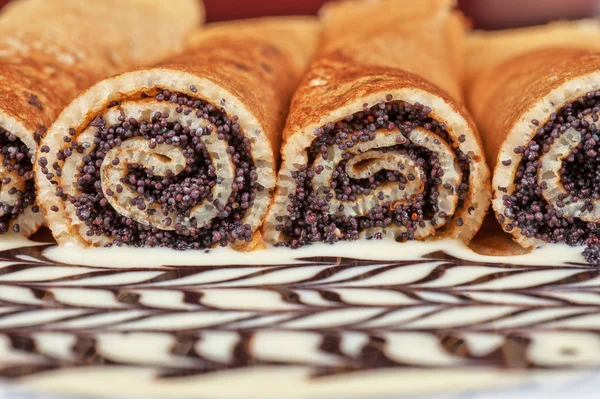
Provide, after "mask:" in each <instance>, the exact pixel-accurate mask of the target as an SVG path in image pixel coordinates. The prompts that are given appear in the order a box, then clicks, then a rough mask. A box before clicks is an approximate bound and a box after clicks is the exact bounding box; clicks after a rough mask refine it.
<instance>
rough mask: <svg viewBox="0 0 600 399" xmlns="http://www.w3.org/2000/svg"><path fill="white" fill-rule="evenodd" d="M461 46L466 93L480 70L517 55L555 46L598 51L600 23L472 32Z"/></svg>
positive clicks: (584, 20) (588, 21)
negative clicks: (463, 55)
mask: <svg viewBox="0 0 600 399" xmlns="http://www.w3.org/2000/svg"><path fill="white" fill-rule="evenodd" d="M465 43H466V44H465V48H466V49H465V52H466V60H465V81H466V86H467V91H468V90H469V87H470V86H471V85H472V84H473V83H474V81H475V80H476V79H477V75H478V74H479V73H480V72H481V71H484V70H486V69H488V68H490V67H494V66H495V65H498V64H499V63H501V62H504V61H507V60H509V59H511V58H514V57H516V56H518V55H520V54H525V53H528V52H531V51H535V50H541V49H544V48H556V47H565V48H573V49H577V48H578V49H582V50H591V49H594V50H596V51H600V21H599V20H598V19H582V20H578V21H556V22H551V23H549V24H546V25H540V26H531V27H526V28H517V29H505V30H498V31H472V32H469V33H468V35H467V36H466V42H465Z"/></svg>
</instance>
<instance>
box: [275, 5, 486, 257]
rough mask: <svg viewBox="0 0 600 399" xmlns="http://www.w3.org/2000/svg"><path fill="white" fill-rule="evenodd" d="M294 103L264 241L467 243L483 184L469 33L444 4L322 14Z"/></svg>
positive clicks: (476, 224)
mask: <svg viewBox="0 0 600 399" xmlns="http://www.w3.org/2000/svg"><path fill="white" fill-rule="evenodd" d="M321 18H322V20H323V23H324V43H323V45H322V47H321V49H320V52H319V54H318V55H317V57H316V59H315V61H314V62H313V63H312V65H311V66H310V67H309V70H308V73H307V75H306V76H305V77H304V79H303V81H302V83H301V85H300V87H299V89H298V91H297V92H296V93H295V95H294V98H293V100H292V105H291V110H290V115H289V117H288V120H287V124H286V127H285V131H284V144H283V147H282V167H281V170H280V172H279V176H278V185H277V193H276V198H275V201H274V203H273V205H272V207H271V209H270V212H269V216H268V218H267V223H266V227H265V236H266V238H267V241H268V242H270V243H272V244H274V245H279V246H290V247H293V248H296V247H300V246H303V245H306V244H310V243H313V242H326V243H334V242H337V241H340V240H358V239H370V238H376V239H377V238H384V237H388V238H394V239H396V240H398V241H407V240H425V239H440V238H458V239H461V240H463V241H469V240H470V239H471V238H472V237H473V236H474V235H475V234H476V233H477V231H478V230H479V228H480V226H481V223H482V221H483V218H484V216H485V214H486V212H487V209H488V207H489V202H490V198H491V193H490V182H489V178H490V174H489V169H488V167H487V164H486V162H485V159H484V155H483V149H482V146H481V143H480V139H479V137H478V133H477V131H476V128H475V125H474V123H473V121H472V120H471V119H470V117H469V116H468V114H467V113H466V112H465V110H464V107H463V106H462V103H461V94H460V93H461V89H460V80H461V78H460V76H461V71H462V68H463V65H462V53H463V48H462V43H463V36H464V23H463V20H462V16H461V15H460V14H458V13H457V12H455V11H454V10H453V2H451V1H442V0H440V1H434V0H428V1H420V2H413V1H408V0H406V1H403V0H382V1H371V2H367V1H355V2H347V3H339V4H333V5H329V6H326V7H325V8H324V9H323V10H322V13H321Z"/></svg>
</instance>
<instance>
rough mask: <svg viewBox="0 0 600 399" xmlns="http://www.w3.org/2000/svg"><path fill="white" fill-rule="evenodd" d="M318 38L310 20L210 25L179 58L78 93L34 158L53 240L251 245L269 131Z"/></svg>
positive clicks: (274, 143)
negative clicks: (35, 158) (80, 93)
mask: <svg viewBox="0 0 600 399" xmlns="http://www.w3.org/2000/svg"><path fill="white" fill-rule="evenodd" d="M318 34H319V26H318V23H317V22H316V20H313V19H311V18H282V19H265V20H255V21H244V22H237V23H227V24H222V25H216V26H213V27H211V28H207V29H205V30H203V31H202V32H200V33H199V34H198V35H197V36H196V37H194V38H193V39H192V40H191V42H192V47H193V48H191V49H189V50H188V51H187V52H186V53H184V54H183V55H181V56H178V57H175V58H171V59H169V60H168V61H166V62H164V63H163V64H160V65H158V66H156V67H152V68H145V69H139V70H136V71H133V72H128V73H124V74H122V75H119V76H116V77H113V78H110V79H107V80H104V81H102V82H99V83H98V84H96V85H94V86H93V87H91V88H90V89H89V90H87V91H86V92H85V93H83V94H82V95H81V96H79V97H78V98H77V99H76V100H75V101H74V102H73V103H72V104H71V105H70V106H68V107H67V108H66V109H65V111H64V112H63V113H62V114H61V116H60V117H59V118H58V120H57V121H56V123H54V124H53V126H52V128H51V129H50V130H49V131H48V133H47V134H46V136H45V137H44V139H43V140H42V143H41V146H40V151H39V153H38V158H37V170H36V182H37V185H38V189H39V192H40V193H41V196H40V204H41V205H42V206H43V208H44V211H45V212H46V217H47V221H48V224H49V227H50V228H51V230H52V233H53V235H54V237H55V238H56V240H57V241H58V243H59V244H66V243H76V244H82V245H85V246H111V245H131V246H144V247H154V246H161V247H169V248H175V249H204V248H210V247H213V246H216V245H221V246H225V245H231V246H233V247H234V248H236V249H240V250H250V249H253V248H255V247H257V246H258V245H260V244H261V243H262V236H261V234H260V233H259V232H258V231H257V230H258V228H259V226H260V225H261V224H262V222H263V219H264V215H265V214H266V211H267V208H268V206H269V203H270V201H271V198H272V192H273V189H274V186H275V167H276V162H277V156H276V153H277V151H278V150H279V145H280V140H281V137H280V136H281V134H280V132H281V129H282V128H283V124H284V121H285V116H286V111H287V108H288V106H289V100H290V97H291V95H292V93H293V90H294V89H295V87H296V85H297V83H298V80H299V79H300V75H301V74H302V72H303V70H304V68H305V66H306V64H307V63H308V61H309V59H310V57H311V56H312V53H313V52H314V49H315V47H316V44H317V38H318Z"/></svg>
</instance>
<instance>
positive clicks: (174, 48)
mask: <svg viewBox="0 0 600 399" xmlns="http://www.w3.org/2000/svg"><path fill="white" fill-rule="evenodd" d="M200 5H201V3H200V2H199V1H196V0H171V1H169V2H163V1H161V0H102V1H87V0H52V1H48V0H21V1H15V2H12V3H11V4H9V5H8V6H7V7H6V8H5V9H4V10H3V11H2V15H1V16H0V84H1V86H2V90H1V91H0V235H1V234H3V233H6V232H8V231H14V232H19V233H21V234H24V235H30V234H32V233H34V232H35V231H36V230H37V229H38V227H39V226H40V225H41V224H42V223H43V216H42V213H41V212H40V211H39V207H38V206H37V205H35V201H36V192H35V185H34V182H33V165H32V159H33V156H34V154H35V151H36V148H37V146H38V143H39V140H40V137H41V136H42V135H43V134H44V132H45V131H46V130H47V128H48V127H49V126H50V124H51V123H52V122H53V121H54V120H55V118H56V117H57V116H58V114H59V112H60V111H61V110H62V109H63V108H64V106H66V105H67V104H68V102H69V101H71V100H72V99H73V98H74V97H75V96H76V95H77V94H79V93H80V92H81V91H83V90H84V89H85V88H87V87H89V86H90V85H91V84H93V83H94V82H95V81H96V80H98V79H100V78H103V77H106V76H109V75H112V74H115V73H118V72H122V71H124V70H127V69H131V68H133V67H135V66H137V65H141V64H148V63H154V62H157V61H158V60H160V59H161V58H163V57H166V56H168V55H169V54H173V53H175V52H179V51H181V50H182V49H183V44H184V39H185V37H186V34H188V33H189V32H190V31H191V30H192V29H193V27H194V26H196V25H198V24H199V23H200V22H201V21H202V19H203V10H202V9H201V8H200Z"/></svg>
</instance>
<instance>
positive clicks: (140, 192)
mask: <svg viewBox="0 0 600 399" xmlns="http://www.w3.org/2000/svg"><path fill="white" fill-rule="evenodd" d="M153 95H154V99H155V101H157V102H159V103H160V102H163V101H164V102H169V103H170V104H174V105H176V106H177V107H176V113H177V114H182V115H189V114H191V113H194V114H195V115H196V117H198V118H201V119H204V120H206V121H207V122H208V124H207V126H206V127H205V128H198V129H191V128H190V127H186V126H182V125H181V124H180V123H179V122H173V118H171V119H170V121H169V120H168V119H169V114H166V113H160V112H155V113H154V114H153V115H152V116H151V118H150V119H149V120H136V119H133V118H126V117H124V116H120V117H119V122H118V123H116V124H113V125H112V126H108V125H107V122H106V121H105V120H104V119H103V118H102V116H98V117H96V118H95V119H94V120H93V121H92V122H91V123H90V126H93V127H95V128H96V132H95V134H94V142H93V145H94V148H93V150H92V151H91V153H89V154H86V155H85V156H83V162H82V164H80V166H79V168H78V174H77V192H78V195H67V194H65V193H64V191H63V189H62V188H60V187H59V188H58V189H57V190H56V195H57V196H58V197H60V198H61V200H62V201H69V202H70V203H71V204H72V205H73V206H74V208H75V210H76V211H75V212H76V215H77V217H78V218H79V219H80V220H81V221H82V222H83V223H85V226H86V227H87V229H88V230H87V231H86V233H85V235H86V236H88V237H91V236H94V235H95V236H106V237H109V238H111V239H113V241H112V242H111V244H108V246H110V245H116V246H120V245H124V244H126V245H130V246H141V247H156V246H161V247H169V248H174V249H181V250H183V249H205V248H210V247H213V246H215V245H221V246H226V245H227V244H228V243H232V242H234V241H251V240H252V229H251V226H250V225H248V224H244V222H243V220H244V217H245V215H246V212H248V210H250V209H251V208H252V205H253V203H254V199H255V197H256V194H255V190H258V191H261V190H263V189H264V188H263V187H262V186H260V185H259V184H258V183H257V180H258V174H257V172H256V168H255V165H254V162H253V159H252V155H251V143H250V140H249V139H248V138H247V137H245V135H244V132H243V131H242V129H241V127H240V125H239V124H238V118H237V116H232V117H229V116H228V115H227V113H226V112H225V110H224V109H223V108H219V107H216V106H214V105H212V104H210V103H208V102H206V101H204V100H200V99H198V98H193V97H190V96H187V95H184V94H181V93H171V92H169V91H168V90H164V89H158V90H156V92H155V93H154V94H153ZM141 97H142V98H148V95H146V94H143V95H142V96H141ZM121 104H123V105H124V109H125V110H126V102H123V103H120V102H113V103H111V104H110V106H109V107H118V106H121ZM125 112H126V111H125ZM215 128H216V132H215ZM211 134H212V135H216V137H217V138H218V140H219V141H223V142H225V143H227V144H226V148H227V151H226V152H227V153H226V154H219V156H220V157H225V156H227V157H229V159H230V161H231V163H232V164H233V167H234V171H235V178H234V180H233V181H223V179H221V178H219V177H218V171H216V170H215V165H214V164H213V160H212V155H211V154H209V152H208V151H207V148H206V146H205V145H204V144H203V142H202V140H201V138H202V136H208V135H211ZM132 138H138V139H139V138H142V139H143V140H144V143H147V145H148V148H149V149H150V150H154V149H155V148H157V146H161V145H164V144H166V145H169V146H174V147H178V148H179V149H180V150H181V154H182V155H183V157H185V167H184V168H182V170H181V171H180V172H179V173H174V172H173V171H172V170H167V171H166V173H165V174H164V176H158V175H155V173H154V172H153V171H152V170H151V169H148V168H146V167H145V166H144V165H141V164H136V163H130V164H128V165H127V169H126V170H127V172H126V175H125V176H124V177H122V178H121V179H120V181H118V182H112V183H115V185H114V191H113V190H112V189H106V188H105V189H104V190H103V183H102V181H101V172H100V170H101V166H102V163H103V161H104V159H105V158H106V156H107V153H108V152H110V151H111V150H112V149H115V148H118V147H120V146H123V145H124V143H125V142H127V140H129V139H132ZM64 142H65V144H66V147H65V148H63V149H61V150H59V151H58V153H57V158H58V159H59V160H60V161H65V160H67V159H68V158H69V157H70V156H72V155H73V154H74V153H75V152H79V153H80V154H83V153H84V151H85V149H86V148H89V147H90V145H91V144H90V143H85V142H81V143H80V142H77V137H76V131H75V130H74V129H71V130H70V132H69V136H65V138H64ZM42 152H49V148H42ZM39 162H40V166H42V167H43V170H42V172H43V173H46V174H47V175H46V177H47V178H48V179H49V180H52V179H53V178H54V175H55V174H56V175H58V176H60V175H61V174H62V172H63V171H62V168H61V166H60V165H59V164H58V163H55V164H54V165H47V163H48V162H47V160H46V159H45V158H43V157H41V158H40V159H39ZM120 162H121V160H120V159H119V158H118V157H116V158H114V159H112V165H113V166H115V167H116V166H117V165H119V163H120ZM221 184H223V185H230V186H231V195H230V196H229V197H228V198H227V199H226V200H225V201H219V200H218V199H216V198H214V196H213V188H214V187H215V186H218V185H221ZM125 189H128V190H131V191H133V192H135V193H136V196H135V197H134V198H132V199H131V201H130V203H129V204H128V206H130V207H133V208H136V209H137V210H139V211H142V212H144V213H145V214H147V215H149V216H151V215H154V214H156V213H157V212H158V213H161V214H162V216H164V224H165V225H166V226H168V227H169V230H164V229H160V228H157V227H156V226H152V224H147V223H140V222H138V221H136V220H134V219H132V218H130V217H127V216H124V215H121V214H119V213H118V212H117V211H116V210H115V209H114V208H113V207H112V206H111V204H110V201H109V198H107V197H112V196H118V195H119V194H121V193H122V192H123V190H125ZM207 202H210V203H212V204H213V205H214V207H216V209H217V211H218V212H217V216H216V217H215V218H213V219H212V220H210V222H209V223H208V224H207V225H204V226H201V227H199V226H197V224H198V223H197V221H196V220H195V219H194V217H191V218H190V213H191V210H192V208H193V207H195V206H199V205H200V206H201V205H202V204H203V203H207ZM149 204H150V205H153V206H152V207H148V205H149ZM168 215H169V217H167V216H168ZM171 215H174V216H173V217H170V216H171ZM184 222H185V223H184Z"/></svg>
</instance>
